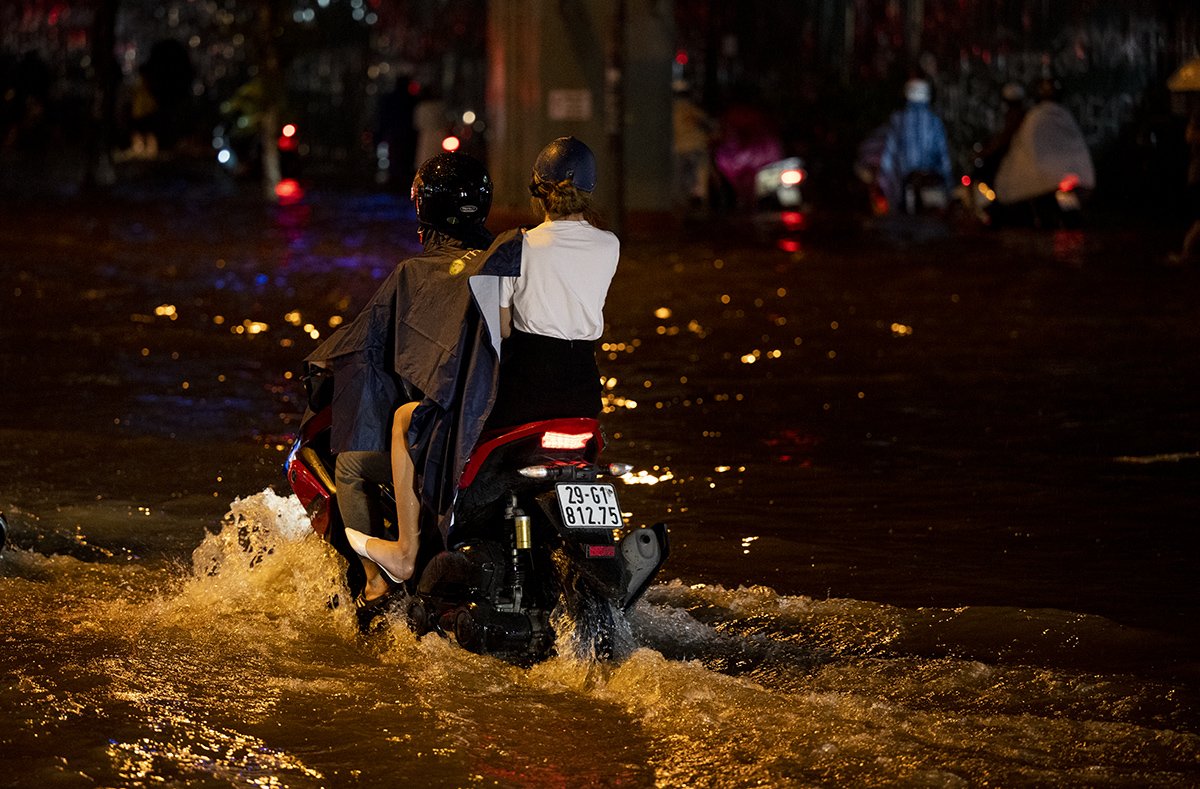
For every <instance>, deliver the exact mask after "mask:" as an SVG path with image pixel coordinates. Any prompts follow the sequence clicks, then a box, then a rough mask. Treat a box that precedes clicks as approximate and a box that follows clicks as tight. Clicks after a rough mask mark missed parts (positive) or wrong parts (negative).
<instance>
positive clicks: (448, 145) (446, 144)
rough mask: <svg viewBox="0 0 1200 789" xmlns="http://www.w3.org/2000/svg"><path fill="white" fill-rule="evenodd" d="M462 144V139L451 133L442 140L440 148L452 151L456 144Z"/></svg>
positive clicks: (456, 148) (454, 149) (455, 148)
mask: <svg viewBox="0 0 1200 789" xmlns="http://www.w3.org/2000/svg"><path fill="white" fill-rule="evenodd" d="M460 145H462V141H461V140H459V139H458V138H457V137H455V136H454V135H453V134H451V135H450V136H448V137H447V138H446V139H444V140H442V150H443V151H447V152H449V153H453V152H454V151H457V150H458V146H460Z"/></svg>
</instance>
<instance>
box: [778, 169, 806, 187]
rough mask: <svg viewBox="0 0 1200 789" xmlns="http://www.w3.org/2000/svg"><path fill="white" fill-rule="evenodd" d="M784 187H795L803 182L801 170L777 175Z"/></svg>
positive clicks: (787, 171)
mask: <svg viewBox="0 0 1200 789" xmlns="http://www.w3.org/2000/svg"><path fill="white" fill-rule="evenodd" d="M779 180H780V181H782V182H783V185H784V186H795V185H797V184H799V183H800V182H802V181H803V180H804V171H803V170H784V171H783V172H782V173H780V174H779Z"/></svg>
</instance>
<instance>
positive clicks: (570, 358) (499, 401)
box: [487, 329, 600, 429]
mask: <svg viewBox="0 0 1200 789" xmlns="http://www.w3.org/2000/svg"><path fill="white" fill-rule="evenodd" d="M599 414H600V370H599V368H598V367H597V366H596V341H595V340H561V339H558V338H557V337H543V336H541V335H539V334H529V333H527V332H523V331H517V330H516V329H514V330H513V332H512V334H510V335H509V336H508V337H507V338H506V339H505V340H504V342H503V343H502V344H501V346H500V382H499V384H498V386H497V391H496V404H495V406H493V408H492V413H491V415H490V416H489V417H488V420H487V427H488V428H489V429H491V428H498V427H507V426H510V425H519V424H523V423H525V422H536V421H538V420H541V419H556V418H559V417H571V416H586V417H593V418H594V417H596V416H599Z"/></svg>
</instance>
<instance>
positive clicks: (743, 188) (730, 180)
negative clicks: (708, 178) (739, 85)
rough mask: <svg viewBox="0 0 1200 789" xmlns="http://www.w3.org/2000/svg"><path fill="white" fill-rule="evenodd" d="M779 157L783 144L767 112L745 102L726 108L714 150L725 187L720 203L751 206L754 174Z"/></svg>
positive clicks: (781, 156) (717, 166) (781, 154)
mask: <svg viewBox="0 0 1200 789" xmlns="http://www.w3.org/2000/svg"><path fill="white" fill-rule="evenodd" d="M782 158H783V143H782V142H781V141H780V139H779V132H778V131H777V130H776V128H775V123H774V122H773V121H772V120H771V118H770V117H768V115H767V113H766V112H764V111H763V110H762V109H760V108H759V107H757V106H754V105H752V104H749V103H746V102H736V103H734V104H732V105H730V106H729V108H728V109H726V110H725V112H724V113H723V114H722V116H721V123H720V130H719V132H718V138H717V143H716V148H715V149H714V151H713V163H714V164H715V165H716V169H717V172H718V173H719V174H720V176H721V179H722V181H723V185H724V187H725V189H724V190H723V191H724V192H725V195H724V200H723V201H722V202H724V203H732V204H733V207H735V208H741V209H752V208H754V178H755V176H756V175H757V174H758V171H759V170H761V169H762V168H763V167H766V166H767V165H768V164H772V163H774V162H777V161H779V160H780V159H782Z"/></svg>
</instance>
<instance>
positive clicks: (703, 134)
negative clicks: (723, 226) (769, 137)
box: [671, 80, 714, 212]
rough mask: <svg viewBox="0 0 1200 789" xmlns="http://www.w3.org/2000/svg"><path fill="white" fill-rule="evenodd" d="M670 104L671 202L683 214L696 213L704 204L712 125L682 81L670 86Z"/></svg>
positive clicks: (706, 193)
mask: <svg viewBox="0 0 1200 789" xmlns="http://www.w3.org/2000/svg"><path fill="white" fill-rule="evenodd" d="M672 87H673V88H674V91H675V97H674V99H673V100H672V103H671V118H672V124H673V128H674V151H675V200H676V203H677V204H678V205H679V206H682V207H683V208H684V209H685V210H686V211H692V212H694V211H698V210H700V209H702V208H704V206H705V205H706V204H707V203H708V182H709V179H710V178H711V177H712V176H711V173H710V167H709V162H710V157H711V156H712V154H711V152H710V148H711V145H712V134H713V126H714V124H713V122H712V119H711V118H709V117H708V114H707V113H706V112H705V111H704V110H703V109H701V108H700V105H699V104H697V103H696V101H695V100H694V99H693V98H692V96H691V91H690V86H689V85H688V83H687V82H686V81H684V80H676V81H675V83H674V84H673V85H672Z"/></svg>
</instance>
